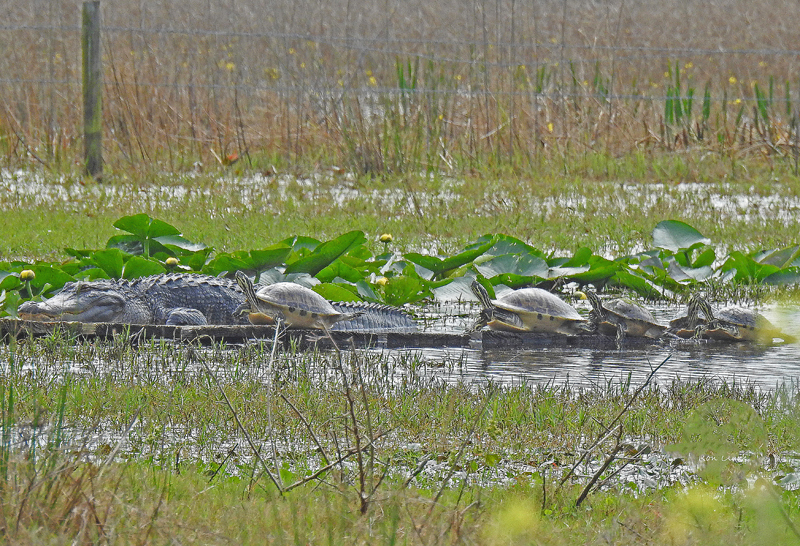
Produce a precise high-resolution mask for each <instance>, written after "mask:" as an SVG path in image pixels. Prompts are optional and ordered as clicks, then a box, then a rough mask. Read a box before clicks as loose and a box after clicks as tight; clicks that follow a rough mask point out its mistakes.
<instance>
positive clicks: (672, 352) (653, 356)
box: [395, 306, 800, 390]
mask: <svg viewBox="0 0 800 546" xmlns="http://www.w3.org/2000/svg"><path fill="white" fill-rule="evenodd" d="M653 312H654V315H655V316H656V318H657V319H658V320H659V321H660V322H668V321H669V319H671V318H673V317H675V316H676V314H677V313H678V309H677V308H674V307H667V306H662V307H660V308H657V309H653ZM761 313H762V314H763V315H764V316H765V317H767V318H768V319H769V320H770V321H771V322H772V323H773V324H775V325H779V326H780V328H781V329H782V330H783V331H784V332H786V333H789V334H793V335H796V336H797V335H798V334H799V333H800V332H799V331H798V330H800V309H796V308H771V309H762V310H761ZM456 315H457V316H460V317H461V319H460V321H461V323H462V325H461V327H462V330H461V331H463V328H466V327H467V326H468V324H469V321H468V320H467V319H466V316H467V315H468V313H462V314H460V315H458V314H456ZM453 322H455V321H454V319H452V318H450V319H449V321H448V324H447V327H448V328H453V326H454V325H453ZM431 328H432V329H434V330H436V329H438V328H437V326H436V324H433V325H432V326H431ZM456 330H457V328H456ZM450 331H453V330H452V329H451V330H450ZM630 345H633V346H630ZM630 345H629V346H628V347H626V346H625V345H624V343H623V345H622V346H621V348H619V349H616V348H607V349H597V348H579V347H543V348H527V347H526V348H505V349H502V348H500V349H494V348H493V349H465V348H448V349H404V350H402V351H395V352H396V353H397V354H398V355H402V356H403V357H404V358H407V357H408V356H410V355H414V356H416V357H417V358H418V359H420V360H422V361H424V362H425V363H426V364H427V365H428V366H429V370H430V373H432V374H436V375H439V376H441V378H443V379H444V380H446V381H463V382H470V383H486V382H492V383H495V384H499V385H507V386H511V385H520V384H525V383H533V384H546V383H549V384H555V385H559V384H570V385H573V386H583V387H592V386H598V385H607V384H608V383H609V382H612V383H614V384H619V383H626V382H629V381H630V382H631V384H633V385H639V384H641V383H642V382H643V381H645V380H646V379H647V377H648V375H650V372H651V370H652V369H653V368H654V367H656V366H658V365H659V364H661V363H662V362H663V361H664V360H666V359H668V360H667V361H666V363H665V364H664V365H663V366H662V367H661V369H660V370H659V371H658V372H657V374H656V376H655V378H654V381H655V382H656V383H662V384H668V383H671V382H672V380H673V379H680V380H684V381H686V380H701V379H702V380H716V381H725V382H727V383H728V384H732V383H736V384H752V385H756V386H758V387H759V388H761V389H765V390H771V389H775V388H776V387H779V386H782V385H785V386H791V385H792V384H800V343H776V344H775V345H770V346H767V345H760V344H755V343H744V342H742V343H726V342H715V341H705V340H681V341H664V342H661V343H653V344H652V345H644V346H643V345H642V344H640V343H635V344H630Z"/></svg>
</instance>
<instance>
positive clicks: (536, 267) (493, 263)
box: [475, 253, 550, 284]
mask: <svg viewBox="0 0 800 546" xmlns="http://www.w3.org/2000/svg"><path fill="white" fill-rule="evenodd" d="M475 269H476V270H477V271H478V273H480V274H481V275H483V276H484V277H486V278H487V279H491V278H493V277H496V276H498V275H504V274H512V275H516V276H522V277H531V278H533V277H536V278H539V279H547V278H549V277H550V267H549V266H548V265H547V262H545V261H544V260H543V259H542V258H540V257H539V256H535V255H533V254H529V253H525V254H505V255H503V256H497V257H495V258H492V259H491V260H488V261H485V262H483V263H481V264H476V265H475ZM492 284H497V283H496V282H494V281H492Z"/></svg>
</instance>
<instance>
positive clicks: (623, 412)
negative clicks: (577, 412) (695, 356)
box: [557, 353, 672, 489]
mask: <svg viewBox="0 0 800 546" xmlns="http://www.w3.org/2000/svg"><path fill="white" fill-rule="evenodd" d="M671 357H672V353H670V354H668V355H667V357H666V358H665V359H664V360H662V361H661V364H659V365H658V366H656V367H655V368H653V370H652V371H651V372H650V375H648V376H647V379H645V381H644V383H642V384H641V385H640V386H639V388H638V389H636V391H635V392H634V393H633V396H631V399H630V400H628V403H627V404H625V407H624V408H622V409H621V410H620V412H619V413H618V414H617V416H616V417H614V419H613V420H612V421H611V423H609V424H608V426H606V427H605V428H606V430H610V429H611V427H613V426H614V425H615V424H616V423H617V421H619V420H620V418H621V417H622V416H623V415H624V414H625V412H626V411H628V408H630V407H631V405H632V404H633V402H634V400H636V398H637V397H638V396H639V393H641V392H642V391H643V390H644V388H645V387H646V386H647V385H648V384H649V383H650V381H651V380H652V379H653V377H654V376H655V375H656V372H657V371H658V370H660V369H661V366H663V365H664V364H666V363H667V361H668V360H669V359H670V358H671ZM611 434H612V432H609V433H607V434H606V435H604V436H603V437H602V438H600V439H599V440H597V441H596V442H595V443H594V444H592V446H591V447H590V448H588V449H586V450H585V451H584V452H583V455H581V458H580V459H578V461H577V462H576V463H575V464H574V465H573V466H572V468H571V469H570V470H569V472H567V474H566V475H565V476H564V477H563V478H561V481H560V482H559V483H558V488H557V489H560V488H561V487H562V486H563V485H564V483H566V481H567V480H568V479H569V478H570V477H571V476H572V475H573V474H574V473H575V469H576V468H578V466H580V464H581V463H583V461H584V459H586V457H587V456H588V455H589V453H591V452H592V451H594V449H595V448H596V447H597V446H599V445H600V444H602V443H603V442H605V441H606V439H607V438H608V437H609V436H610V435H611Z"/></svg>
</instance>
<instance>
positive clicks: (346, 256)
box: [0, 214, 800, 315]
mask: <svg viewBox="0 0 800 546" xmlns="http://www.w3.org/2000/svg"><path fill="white" fill-rule="evenodd" d="M114 225H115V227H117V228H118V229H120V230H122V231H126V232H128V233H127V234H122V235H116V236H113V237H111V238H110V239H109V240H108V243H107V245H106V248H103V249H97V250H75V249H67V253H68V254H69V255H70V256H71V257H72V259H71V260H68V261H65V262H45V261H39V262H35V263H27V262H13V263H9V262H3V263H0V290H2V291H3V292H2V296H0V305H2V313H3V314H6V315H14V314H15V311H16V308H17V306H18V305H19V304H20V303H21V302H22V301H25V300H28V299H30V298H37V297H47V296H50V295H52V294H53V293H55V292H56V291H58V290H59V289H60V288H61V287H62V286H63V285H64V284H65V283H66V282H69V281H75V280H93V279H98V278H128V279H130V278H136V277H141V276H146V275H153V274H157V273H163V272H165V271H167V270H172V271H185V272H187V273H189V272H197V273H205V274H208V275H214V276H218V275H228V276H232V275H233V274H234V273H235V272H236V271H238V270H243V271H245V272H247V273H249V274H251V275H254V276H255V277H256V279H257V280H263V281H266V282H276V281H280V280H288V281H294V282H299V283H301V284H304V285H306V286H309V287H311V288H312V289H313V290H315V291H317V292H318V293H320V294H322V295H323V296H325V297H326V298H328V299H331V300H338V301H343V300H366V301H375V302H381V303H388V304H391V305H404V304H407V303H417V302H421V301H425V300H433V299H435V300H438V301H456V300H463V299H472V295H471V292H470V290H469V285H470V283H471V282H472V280H474V279H475V278H476V277H477V276H482V277H484V278H486V279H487V281H488V282H489V284H491V285H492V286H494V287H503V286H505V287H509V288H521V287H524V286H539V287H543V288H548V289H555V288H558V287H561V286H564V285H567V284H570V283H574V284H575V285H577V286H584V285H587V284H591V285H593V286H594V287H595V288H597V289H621V290H628V291H632V292H635V293H637V294H639V295H640V296H642V297H645V298H651V299H667V300H674V299H676V298H678V297H680V296H681V295H682V294H687V293H689V292H691V291H697V290H706V291H708V290H716V291H719V289H720V286H723V285H735V286H755V287H757V286H776V285H778V286H779V285H795V284H797V283H798V282H800V245H796V246H790V247H786V248H780V249H770V250H754V251H752V252H742V251H738V250H734V251H731V252H729V253H728V254H727V255H718V250H717V247H716V246H715V245H714V244H713V243H712V242H711V240H710V239H708V238H707V237H705V236H703V234H701V233H700V232H699V231H698V230H696V229H695V228H693V227H692V226H690V225H688V224H686V223H684V222H680V221H677V220H665V221H662V222H659V223H658V224H657V225H656V226H655V227H654V228H653V231H652V246H653V248H652V249H651V250H646V251H643V252H639V253H636V254H632V255H626V256H622V257H619V258H616V259H609V258H605V257H603V256H601V255H598V254H595V253H594V252H593V251H592V250H591V249H589V248H586V247H583V248H580V249H578V250H577V251H576V252H575V253H574V254H573V255H572V256H557V255H553V254H548V253H545V252H544V251H542V250H539V249H537V248H535V247H533V246H531V245H529V244H528V243H526V242H524V241H522V240H520V239H517V238H515V237H512V236H510V235H505V234H487V235H484V236H482V237H480V238H478V239H477V240H476V241H474V242H473V243H471V244H469V245H467V246H466V247H465V248H463V249H462V250H460V251H458V252H455V253H453V254H450V255H426V254H422V253H418V252H407V253H405V254H400V253H395V252H390V251H388V248H384V252H383V253H381V254H378V255H374V254H373V253H372V252H371V251H370V250H369V246H368V241H367V238H366V236H365V234H364V233H363V232H361V231H351V232H348V233H345V234H342V235H340V236H339V237H336V238H334V239H331V240H328V241H320V240H317V239H314V238H312V237H308V236H299V235H298V236H294V237H290V238H287V239H284V240H283V241H279V242H277V243H274V244H272V245H268V246H266V247H264V248H260V249H253V250H241V251H234V252H215V251H214V249H213V248H210V247H208V246H206V245H204V244H201V243H194V242H191V241H188V240H187V239H185V238H184V237H183V236H182V235H181V233H180V231H179V230H178V228H176V227H174V226H172V225H170V224H168V223H166V222H163V221H160V220H157V219H153V218H150V217H149V216H148V215H146V214H137V215H134V216H126V217H123V218H120V219H119V220H118V221H117V222H115V223H114ZM383 242H384V243H385V242H386V241H383ZM168 262H169V263H168ZM23 273H24V275H23ZM23 277H25V278H24V279H23Z"/></svg>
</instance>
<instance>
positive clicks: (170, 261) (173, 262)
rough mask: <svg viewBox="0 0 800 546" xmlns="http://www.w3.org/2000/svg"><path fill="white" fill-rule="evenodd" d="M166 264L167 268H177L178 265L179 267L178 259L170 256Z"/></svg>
mask: <svg viewBox="0 0 800 546" xmlns="http://www.w3.org/2000/svg"><path fill="white" fill-rule="evenodd" d="M164 263H165V264H166V266H167V267H175V266H176V265H178V258H176V257H174V256H170V257H169V258H167V261H166V262H164Z"/></svg>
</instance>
